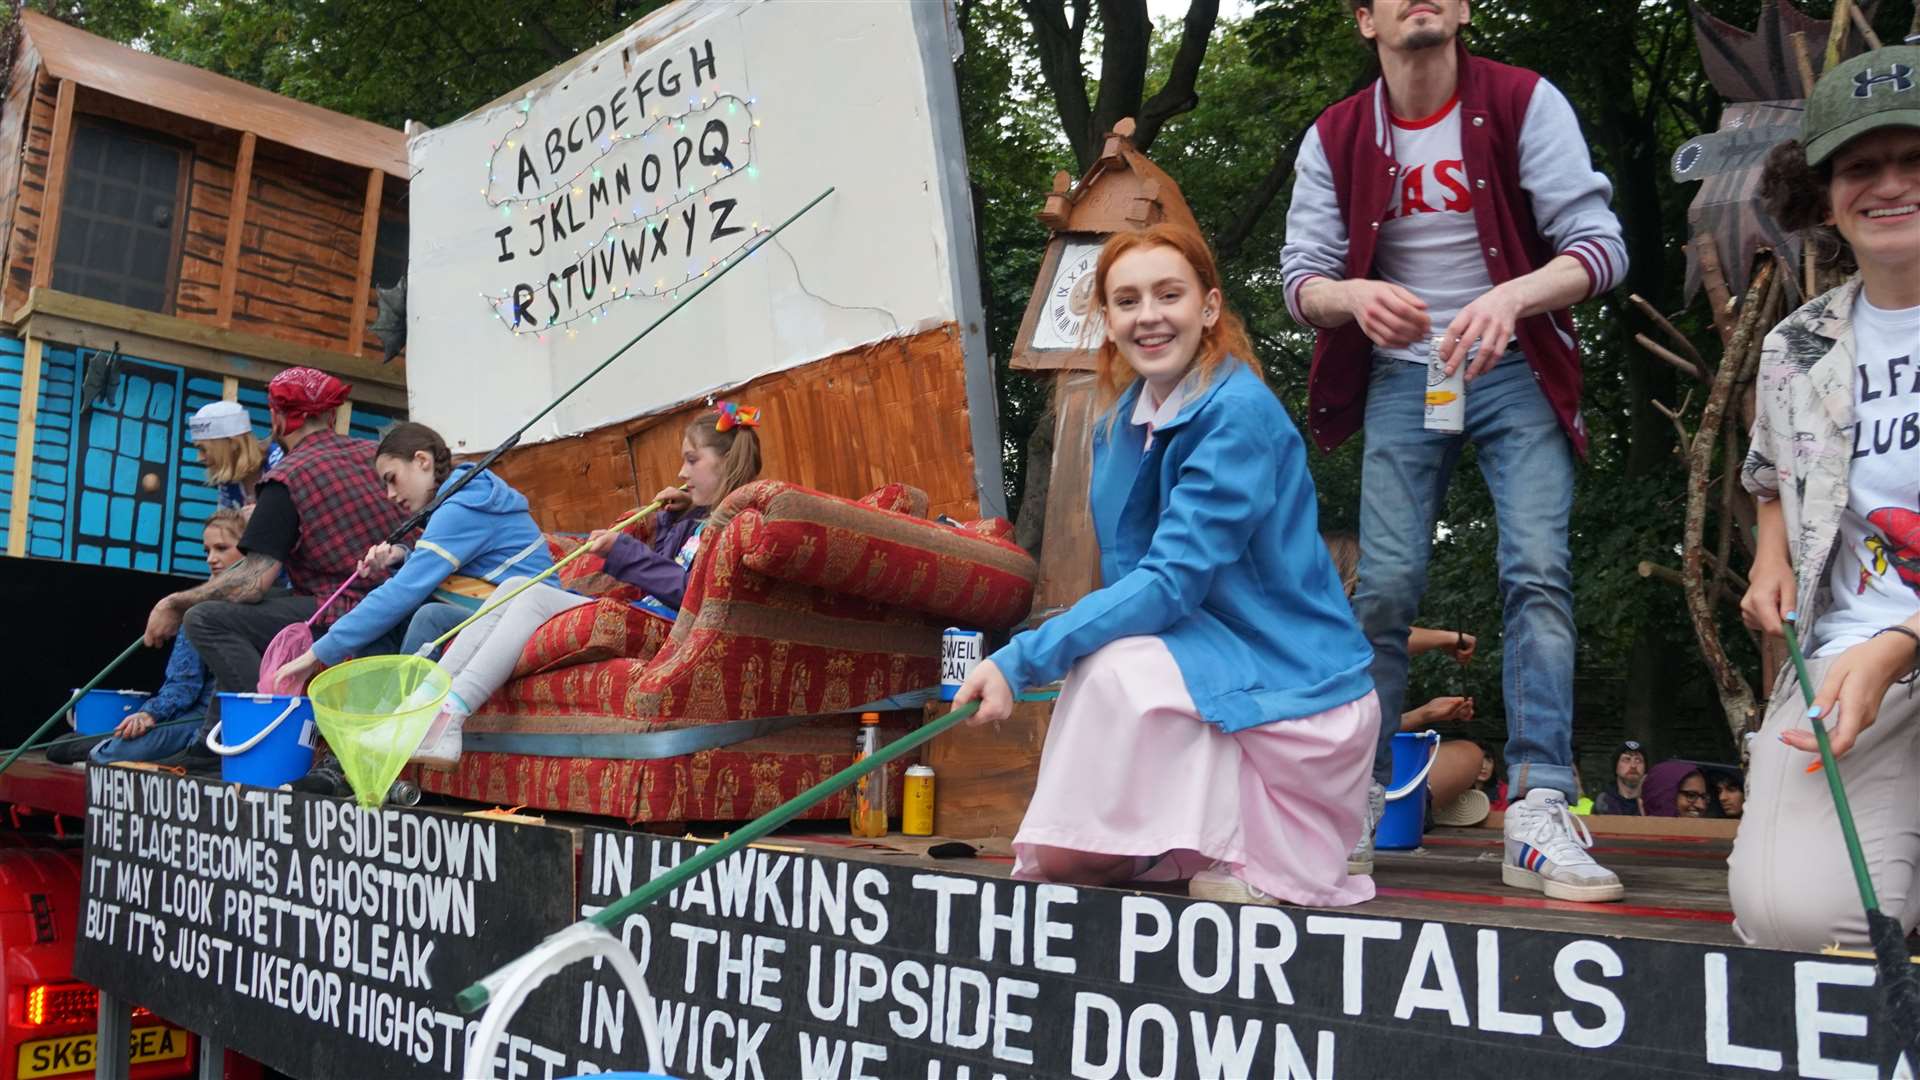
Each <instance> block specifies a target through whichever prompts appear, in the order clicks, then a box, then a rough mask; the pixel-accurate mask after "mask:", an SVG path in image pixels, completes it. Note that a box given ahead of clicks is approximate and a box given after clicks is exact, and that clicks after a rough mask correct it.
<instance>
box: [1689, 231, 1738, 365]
mask: <svg viewBox="0 0 1920 1080" xmlns="http://www.w3.org/2000/svg"><path fill="white" fill-rule="evenodd" d="M1693 246H1694V252H1695V255H1696V256H1697V257H1698V258H1699V260H1700V283H1701V286H1702V287H1704V288H1705V289H1706V290H1707V310H1708V312H1710V313H1711V314H1712V315H1713V328H1714V330H1715V331H1717V332H1718V333H1719V335H1720V346H1721V348H1722V349H1724V348H1725V347H1726V344H1727V338H1728V337H1729V336H1731V335H1732V334H1733V293H1732V291H1731V290H1729V289H1728V288H1727V273H1726V270H1725V269H1724V268H1723V267H1722V266H1721V264H1720V245H1719V243H1718V242H1717V241H1715V240H1714V238H1713V234H1712V233H1710V232H1703V233H1701V234H1699V235H1698V236H1695V237H1694V238H1693Z"/></svg>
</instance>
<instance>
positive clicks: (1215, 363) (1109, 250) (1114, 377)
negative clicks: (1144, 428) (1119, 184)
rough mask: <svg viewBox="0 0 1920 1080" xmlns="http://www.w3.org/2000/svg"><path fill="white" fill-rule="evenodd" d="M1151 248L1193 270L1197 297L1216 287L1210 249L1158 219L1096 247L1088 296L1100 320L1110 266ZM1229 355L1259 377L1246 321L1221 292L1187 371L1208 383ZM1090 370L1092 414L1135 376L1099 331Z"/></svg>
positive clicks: (1217, 275) (1188, 232)
mask: <svg viewBox="0 0 1920 1080" xmlns="http://www.w3.org/2000/svg"><path fill="white" fill-rule="evenodd" d="M1157 247H1164V248H1172V249H1173V250H1174V251H1175V252H1177V253H1178V254H1179V255H1180V257H1181V258H1183V259H1185V260H1186V261H1187V265H1188V266H1190V267H1192V268H1193V276H1194V277H1195V278H1196V279H1198V281H1199V282H1200V293H1201V295H1202V296H1205V295H1206V294H1207V293H1208V292H1211V291H1213V290H1216V289H1219V288H1220V267H1219V266H1218V265H1216V264H1215V263H1214V261H1213V252H1212V251H1211V250H1210V249H1209V248H1208V247H1207V242H1206V241H1205V240H1202V239H1201V238H1200V236H1199V234H1198V233H1195V232H1194V231H1193V230H1191V229H1187V228H1183V227H1181V226H1178V225H1169V224H1165V223H1162V224H1159V225H1152V226H1149V227H1147V228H1144V229H1133V230H1129V231H1127V232H1122V233H1115V234H1113V236H1112V237H1110V238H1109V239H1108V240H1107V242H1106V244H1105V245H1103V246H1102V247H1101V248H1100V261H1099V263H1097V264H1096V265H1095V266H1094V270H1093V294H1094V295H1095V296H1097V297H1099V298H1100V308H1101V311H1102V313H1103V314H1102V318H1103V319H1104V318H1105V315H1104V312H1105V310H1106V307H1107V274H1108V273H1109V272H1111V271H1112V270H1113V264H1114V263H1116V262H1118V261H1120V257H1121V256H1122V255H1126V254H1128V253H1129V252H1134V251H1142V250H1146V249H1148V248H1157ZM1229 356H1233V357H1238V358H1239V359H1240V360H1241V361H1242V362H1244V363H1245V364H1246V365H1247V367H1249V368H1251V369H1252V370H1253V374H1254V377H1255V378H1259V379H1261V380H1262V381H1264V379H1265V377H1264V376H1263V375H1261V372H1260V364H1259V362H1258V361H1256V360H1255V359H1254V355H1253V342H1252V341H1251V340H1250V339H1249V338H1248V337H1247V327H1246V324H1245V323H1242V322H1241V321H1240V316H1238V315H1235V314H1234V313H1233V312H1232V311H1230V310H1228V308H1227V304H1226V298H1225V294H1224V293H1222V296H1221V301H1220V318H1219V319H1217V320H1215V321H1214V324H1213V325H1212V326H1209V327H1206V328H1204V329H1202V330H1201V331H1200V349H1199V352H1198V353H1197V354H1196V355H1195V356H1194V358H1193V368H1192V370H1194V371H1198V372H1199V373H1200V385H1202V386H1205V385H1207V383H1209V382H1210V381H1212V379H1213V376H1214V374H1215V372H1216V371H1218V370H1219V367H1220V363H1221V361H1223V360H1225V359H1226V358H1227V357H1229ZM1093 370H1094V378H1095V380H1096V390H1095V393H1094V400H1095V406H1094V411H1095V412H1096V413H1099V412H1102V411H1105V409H1106V408H1107V406H1109V405H1111V404H1113V402H1114V401H1115V399H1117V398H1119V396H1120V395H1121V394H1122V393H1125V392H1126V389H1127V387H1129V386H1132V385H1133V381H1134V380H1135V379H1137V378H1139V377H1140V376H1139V375H1137V374H1135V372H1134V370H1133V367H1132V365H1130V364H1128V363H1127V361H1126V359H1125V358H1124V357H1122V356H1121V355H1120V349H1119V347H1118V346H1116V345H1114V343H1113V341H1112V340H1111V339H1109V338H1106V337H1105V336H1104V333H1103V335H1102V338H1101V341H1100V348H1099V350H1098V351H1097V352H1096V353H1095V354H1094V369H1093Z"/></svg>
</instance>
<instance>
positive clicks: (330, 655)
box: [274, 423, 553, 693]
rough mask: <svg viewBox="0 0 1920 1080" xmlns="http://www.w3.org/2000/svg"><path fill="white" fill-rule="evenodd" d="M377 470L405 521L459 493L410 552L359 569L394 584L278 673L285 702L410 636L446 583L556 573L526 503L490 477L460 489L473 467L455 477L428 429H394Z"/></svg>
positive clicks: (378, 554)
mask: <svg viewBox="0 0 1920 1080" xmlns="http://www.w3.org/2000/svg"><path fill="white" fill-rule="evenodd" d="M373 467H374V470H375V471H376V472H377V473H378V474H379V476H380V483H381V484H382V485H383V486H384V487H385V488H386V491H387V498H388V499H390V500H392V502H393V504H394V505H395V506H397V507H399V508H400V510H401V511H402V512H404V513H408V514H412V513H417V512H419V511H420V510H423V509H425V508H426V507H427V506H429V505H431V504H432V503H433V501H434V499H435V498H437V497H438V496H439V495H440V494H441V493H443V492H446V491H449V490H451V489H452V488H453V487H454V486H455V485H456V484H458V485H459V490H458V491H454V492H453V494H452V495H451V496H450V497H449V498H448V499H447V500H446V501H445V502H443V503H441V504H440V505H439V506H438V507H437V508H436V509H435V510H434V512H433V516H432V517H430V518H428V519H427V526H426V530H425V531H424V532H423V533H422V534H421V536H420V539H419V540H418V541H417V542H415V543H414V544H413V546H412V547H411V548H409V547H407V546H405V545H399V544H378V545H375V546H374V547H373V548H371V549H370V550H369V551H368V552H367V554H366V557H365V558H364V559H363V560H362V561H361V565H362V568H363V569H366V570H372V569H375V568H379V569H383V570H386V571H388V572H391V573H393V576H392V577H390V578H388V579H387V580H386V581H385V582H383V583H382V584H381V585H380V586H379V587H378V588H375V589H374V590H373V591H372V592H370V593H368V594H367V596H366V599H364V600H362V601H360V603H358V604H356V605H355V606H354V608H353V610H352V611H349V612H347V613H346V614H345V615H342V616H340V618H339V620H338V621H336V622H335V623H334V624H333V627H332V628H331V629H329V630H328V631H327V632H326V633H325V634H323V635H322V636H321V637H320V638H319V639H318V640H316V641H315V642H314V643H313V647H312V648H310V649H308V650H307V651H306V652H305V653H302V654H301V655H300V656H298V657H296V658H295V659H293V660H290V661H288V662H287V663H286V664H285V665H284V666H282V667H281V668H280V670H279V672H277V673H276V674H275V676H274V684H275V685H276V686H277V687H279V688H281V689H282V691H283V692H287V693H297V692H299V691H298V689H297V688H299V687H304V686H305V685H306V683H307V680H308V679H310V678H312V677H313V676H314V674H315V673H316V672H318V671H319V670H320V669H321V668H322V667H323V666H324V667H332V666H333V665H335V664H339V663H342V662H343V661H346V660H348V659H350V658H352V657H354V656H356V655H360V654H361V653H362V652H364V651H365V650H366V649H367V648H368V647H369V646H371V645H372V644H373V643H374V642H375V641H376V640H379V639H381V638H384V637H388V636H390V635H391V633H392V632H393V631H394V630H395V629H396V628H399V627H402V626H405V625H406V624H407V623H408V622H409V620H411V619H412V618H413V617H414V614H415V612H417V611H418V610H419V609H420V607H421V605H422V604H425V603H426V602H427V601H428V600H429V598H431V597H432V596H434V595H435V593H436V592H437V591H438V590H440V588H441V587H442V586H443V585H445V584H447V583H448V581H449V579H452V578H455V577H456V576H457V577H459V578H466V579H477V580H478V581H480V582H484V583H485V584H486V586H487V587H489V588H491V587H492V585H493V584H494V583H496V582H499V581H500V580H502V579H503V578H505V577H506V576H508V575H509V574H520V575H530V574H538V573H540V572H541V571H543V570H545V569H547V568H548V567H550V566H552V565H553V559H552V556H551V555H549V554H548V552H547V539H546V537H545V536H542V535H541V533H540V526H539V525H537V524H535V523H534V520H533V516H532V515H531V514H529V513H528V512H527V500H526V497H525V496H523V495H521V494H520V493H519V492H518V491H515V490H514V489H513V488H512V487H510V486H508V484H507V483H506V481H504V480H501V479H500V478H499V477H498V476H495V475H494V474H493V472H492V471H491V470H485V471H482V472H481V473H480V474H479V475H478V476H475V477H473V478H472V479H469V480H466V481H465V483H461V481H462V479H463V478H464V477H465V476H466V474H467V473H468V472H470V471H471V470H472V468H473V466H471V465H461V466H458V467H455V466H454V464H453V453H452V451H450V450H449V449H448V448H447V443H446V440H444V439H442V438H441V437H440V433H439V432H437V431H435V430H433V429H432V428H430V427H428V426H426V425H425V424H415V423H399V424H395V425H394V426H393V427H392V428H391V429H389V430H388V431H387V433H386V435H385V436H383V437H382V438H381V440H380V444H379V447H378V448H377V449H376V450H375V451H374V457H373Z"/></svg>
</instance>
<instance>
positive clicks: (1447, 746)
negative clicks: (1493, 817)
mask: <svg viewBox="0 0 1920 1080" xmlns="http://www.w3.org/2000/svg"><path fill="white" fill-rule="evenodd" d="M1437 753H1438V755H1439V756H1438V757H1436V758H1434V761H1433V770H1432V772H1430V773H1428V775H1427V798H1428V800H1429V802H1430V804H1431V806H1432V813H1431V815H1430V816H1431V818H1432V821H1433V824H1435V825H1451V826H1455V827H1464V826H1468V825H1478V824H1480V823H1481V822H1483V821H1485V820H1487V815H1488V814H1490V813H1492V812H1493V797H1494V794H1495V792H1492V791H1490V790H1489V789H1490V788H1491V787H1493V757H1492V755H1490V754H1488V753H1487V749H1486V747H1484V746H1481V745H1480V744H1479V743H1477V742H1474V741H1473V740H1472V739H1448V740H1446V741H1445V742H1442V743H1441V744H1440V749H1439V750H1438V751H1437Z"/></svg>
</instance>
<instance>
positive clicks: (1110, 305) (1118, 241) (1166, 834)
mask: <svg viewBox="0 0 1920 1080" xmlns="http://www.w3.org/2000/svg"><path fill="white" fill-rule="evenodd" d="M1094 294H1095V296H1097V297H1098V299H1099V303H1100V310H1101V313H1102V315H1103V317H1104V326H1105V341H1104V342H1102V344H1101V346H1100V349H1099V353H1098V357H1097V368H1096V370H1097V373H1098V379H1099V387H1100V394H1101V397H1102V402H1101V404H1102V406H1103V408H1102V409H1101V410H1100V412H1099V419H1098V420H1096V421H1095V427H1094V431H1093V476H1092V483H1091V491H1090V494H1089V501H1090V503H1091V509H1092V514H1093V523H1094V531H1095V535H1096V538H1097V540H1098V541H1099V545H1100V569H1101V580H1103V581H1104V582H1105V583H1106V584H1105V585H1104V586H1103V587H1102V588H1099V589H1096V590H1095V591H1093V592H1091V593H1089V594H1088V595H1086V596H1085V597H1082V598H1081V600H1080V601H1079V602H1078V603H1076V604H1074V605H1073V607H1071V608H1069V609H1068V610H1067V611H1065V612H1063V613H1061V614H1060V615H1058V616H1056V617H1054V618H1053V619H1051V620H1049V621H1047V622H1046V623H1045V624H1043V625H1042V626H1040V627H1039V628H1038V629H1036V630H1033V631H1030V632H1028V633H1024V634H1021V635H1019V636H1017V637H1015V638H1014V639H1013V640H1012V641H1011V642H1010V643H1009V644H1008V645H1007V646H1006V647H1005V648H1003V649H1000V650H999V651H998V652H995V653H994V654H993V655H992V656H990V657H988V658H987V659H986V660H985V661H983V662H982V663H981V664H980V665H979V666H978V667H976V668H975V669H974V671H973V674H972V675H971V676H970V677H969V678H968V679H967V681H966V683H965V684H964V685H963V686H962V687H961V688H960V692H959V695H958V697H957V702H959V703H965V702H969V701H975V700H977V701H979V702H980V711H979V713H978V714H977V715H976V716H975V717H974V720H973V722H974V723H986V722H990V721H997V720H1000V719H1003V718H1005V717H1006V716H1008V715H1009V714H1010V713H1011V712H1012V708H1013V699H1014V696H1015V695H1016V694H1017V693H1018V692H1019V691H1021V690H1024V689H1026V688H1029V687H1033V686H1039V685H1044V684H1047V683H1051V682H1053V681H1055V680H1057V679H1059V678H1061V677H1062V676H1064V677H1065V679H1066V683H1065V685H1064V686H1063V687H1062V689H1061V692H1060V700H1059V704H1058V706H1057V707H1056V708H1055V709H1054V713H1053V720H1052V723H1051V725H1050V726H1049V728H1048V731H1047V741H1046V747H1045V749H1044V751H1043V753H1042V756H1041V760H1040V777H1039V784H1038V788H1037V790H1036V791H1035V792H1034V796H1033V801H1032V802H1031V803H1030V804H1029V805H1028V808H1027V815H1026V818H1025V820H1024V821H1023V822H1022V823H1021V826H1020V831H1019V833H1018V835H1016V836H1015V837H1014V853H1015V855H1016V857H1017V861H1016V865H1015V870H1014V873H1015V876H1016V877H1022V878H1027V879H1033V880H1044V881H1058V882H1065V883H1069V884H1083V885H1106V884H1119V883H1122V882H1127V881H1173V880H1187V881H1188V882H1189V885H1188V891H1189V893H1190V894H1191V895H1193V896H1196V897H1203V898H1206V899H1213V900H1231V901H1238V902H1242V903H1266V904H1271V903H1277V902H1279V901H1282V900H1285V901H1289V902H1292V903H1300V904H1312V905H1321V906H1327V905H1341V904H1354V903H1359V902H1361V901H1363V900H1368V899H1371V898H1372V896H1373V882H1372V880H1371V879H1370V878H1366V877H1349V876H1348V874H1347V852H1348V851H1350V850H1351V849H1352V848H1353V845H1354V842H1355V841H1357V840H1358V839H1359V838H1360V833H1361V831H1362V829H1364V828H1365V826H1366V819H1365V813H1366V802H1367V784H1368V781H1369V780H1370V779H1371V776H1372V767H1373V744H1374V741H1375V736H1376V734H1377V732H1378V729H1379V711H1380V710H1379V702H1378V699H1377V698H1376V697H1375V696H1374V693H1373V684H1372V682H1371V681H1370V680H1369V678H1368V676H1367V664H1368V661H1369V659H1370V658H1371V653H1370V651H1369V649H1368V646H1367V642H1366V638H1365V637H1363V636H1362V635H1361V633H1360V629H1359V627H1358V626H1357V625H1356V624H1355V623H1354V621H1353V616H1352V614H1351V612H1350V610H1349V608H1348V606H1347V602H1346V598H1345V597H1344V595H1343V594H1342V593H1341V589H1340V581H1339V578H1338V575H1337V574H1336V573H1335V571H1334V568H1333V563H1332V560H1331V559H1330V558H1329V557H1328V555H1327V551H1326V548H1325V546H1323V545H1322V544H1321V542H1320V534H1319V524H1318V514H1317V510H1316V506H1315V497H1314V488H1313V478H1312V476H1311V475H1309V473H1308V471H1307V460H1306V446H1305V443H1304V442H1303V441H1302V439H1301V438H1300V433H1299V431H1298V430H1297V429H1296V428H1295V427H1294V425H1293V421H1292V420H1291V419H1290V418H1289V417H1288V415H1287V412H1286V410H1285V409H1283V408H1282V407H1281V405H1280V402H1279V401H1278V400H1277V399H1276V398H1275V397H1274V396H1273V393H1272V391H1270V390H1268V389H1267V387H1266V385H1265V384H1264V382H1263V381H1262V380H1261V377H1260V372H1259V368H1258V367H1257V366H1256V362H1255V361H1254V360H1253V348H1252V345H1251V343H1250V342H1249V341H1248V339H1247V333H1246V329H1245V327H1244V326H1243V325H1242V324H1241V322H1240V320H1239V319H1238V318H1237V317H1236V316H1234V315H1233V314H1232V313H1231V312H1229V311H1227V310H1226V306H1225V303H1224V300H1223V298H1222V296H1221V293H1220V281H1219V272H1218V270H1217V269H1216V267H1215V265H1214V261H1213V255H1212V253H1211V252H1209V251H1208V250H1207V247H1206V244H1205V242H1204V241H1202V240H1201V239H1200V238H1199V237H1198V236H1196V235H1194V234H1193V233H1191V232H1190V231H1188V230H1186V229H1182V228H1178V227H1175V226H1170V225H1157V226H1154V227H1153V228H1150V229H1145V230H1140V231H1136V232H1128V233H1122V234H1120V235H1117V236H1115V237H1113V238H1112V239H1111V240H1109V241H1107V244H1106V246H1105V248H1103V249H1102V250H1101V253H1100V260H1099V264H1098V266H1097V267H1096V269H1095V271H1094Z"/></svg>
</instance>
